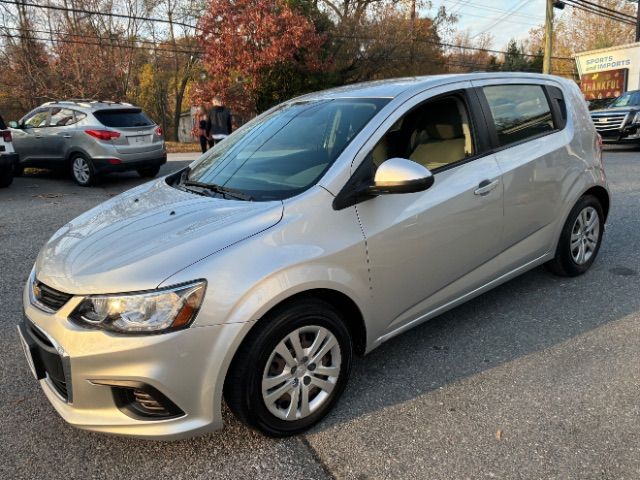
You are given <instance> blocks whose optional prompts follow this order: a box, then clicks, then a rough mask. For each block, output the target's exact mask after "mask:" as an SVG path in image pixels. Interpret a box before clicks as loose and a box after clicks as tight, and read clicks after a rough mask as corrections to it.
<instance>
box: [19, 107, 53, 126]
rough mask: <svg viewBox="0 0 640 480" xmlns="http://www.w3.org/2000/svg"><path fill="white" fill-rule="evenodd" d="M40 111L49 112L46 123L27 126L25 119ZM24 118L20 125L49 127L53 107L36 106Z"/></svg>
mask: <svg viewBox="0 0 640 480" xmlns="http://www.w3.org/2000/svg"><path fill="white" fill-rule="evenodd" d="M40 112H47V121H46V122H45V124H44V125H40V126H38V127H32V126H29V127H26V126H25V123H24V122H25V119H29V118H31V117H33V116H34V115H35V114H36V113H40ZM22 118H23V119H22V120H20V126H21V127H24V128H47V127H48V126H49V122H50V121H51V108H50V107H38V108H35V109H33V110H31V111H30V112H29V113H27V114H26V115H25V116H24V117H22Z"/></svg>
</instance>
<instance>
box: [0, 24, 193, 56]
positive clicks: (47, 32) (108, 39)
mask: <svg viewBox="0 0 640 480" xmlns="http://www.w3.org/2000/svg"><path fill="white" fill-rule="evenodd" d="M3 28H4V29H5V30H13V31H17V32H27V33H38V34H44V35H49V38H48V39H37V40H39V41H50V42H63V40H64V39H61V38H60V37H61V36H69V37H79V38H90V39H93V40H97V41H105V42H107V44H106V45H105V44H103V43H101V44H100V45H101V46H105V47H106V46H108V47H114V48H119V47H121V46H123V45H122V42H126V41H127V40H124V39H120V38H117V37H101V36H99V35H88V34H80V33H71V32H63V31H60V30H38V29H34V28H19V27H0V30H1V29H3ZM54 35H55V36H57V37H58V38H55V39H54V38H53V36H54ZM29 38H32V37H29ZM34 40H35V39H34ZM114 40H115V44H114ZM131 43H143V44H148V45H152V46H153V47H158V46H160V47H162V48H166V47H167V46H166V45H165V46H162V44H158V42H155V41H153V40H144V39H141V38H133V39H131ZM168 47H169V48H172V51H173V52H175V53H192V54H193V53H195V52H192V51H190V50H183V49H180V50H178V49H176V48H175V47H171V46H168ZM137 48H141V49H144V47H137Z"/></svg>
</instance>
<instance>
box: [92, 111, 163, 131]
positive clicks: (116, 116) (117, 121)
mask: <svg viewBox="0 0 640 480" xmlns="http://www.w3.org/2000/svg"><path fill="white" fill-rule="evenodd" d="M93 115H94V116H95V117H96V118H97V119H98V121H99V122H100V123H102V124H103V125H104V126H105V127H113V128H128V127H151V126H153V125H155V123H153V121H152V120H151V119H150V118H149V117H147V116H146V115H145V114H144V112H143V111H142V110H140V109H139V108H127V109H109V110H98V111H97V112H94V113H93Z"/></svg>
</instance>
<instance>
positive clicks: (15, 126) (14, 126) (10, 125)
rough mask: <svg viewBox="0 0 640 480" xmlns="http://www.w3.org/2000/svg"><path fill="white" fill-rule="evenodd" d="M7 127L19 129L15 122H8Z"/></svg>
mask: <svg viewBox="0 0 640 480" xmlns="http://www.w3.org/2000/svg"><path fill="white" fill-rule="evenodd" d="M9 127H11V128H20V125H18V122H16V121H15V120H11V121H10V122H9Z"/></svg>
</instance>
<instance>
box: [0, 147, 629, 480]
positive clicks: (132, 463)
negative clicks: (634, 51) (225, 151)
mask: <svg viewBox="0 0 640 480" xmlns="http://www.w3.org/2000/svg"><path fill="white" fill-rule="evenodd" d="M187 160H188V156H184V155H183V156H180V157H176V158H174V159H173V161H170V162H169V163H168V164H167V165H166V166H165V167H164V168H163V172H164V173H167V172H170V171H172V170H175V169H177V168H179V167H181V166H183V165H185V164H186V163H187ZM605 162H606V164H607V171H608V174H609V181H610V185H611V189H612V193H613V199H612V208H611V213H610V217H609V221H608V225H607V232H606V234H605V239H604V244H603V247H602V250H601V251H600V256H599V258H598V260H597V262H596V263H595V265H594V266H593V268H592V269H591V270H590V271H589V272H588V273H587V274H586V275H584V276H582V277H580V278H575V279H564V278H556V277H553V276H551V275H549V274H547V273H545V271H544V270H543V269H541V268H539V269H536V270H533V271H531V272H529V273H527V274H525V275H524V276H522V277H520V278H518V279H515V280H513V281H511V282H509V283H507V284H505V285H503V286H501V287H498V288H497V289H495V290H493V291H492V292H489V293H487V294H485V295H483V296H481V297H479V298H477V299H475V300H473V301H471V302H470V303H467V304H466V305H464V306H462V307H459V308H457V309H455V310H453V311H451V312H449V313H447V314H445V315H443V316H441V317H439V318H437V319H435V320H433V321H431V322H429V323H427V324H424V325H422V326H420V327H417V328H416V329H414V330H412V331H411V333H408V334H405V335H402V336H400V337H397V338H395V339H393V340H391V341H389V342H388V343H387V344H385V345H383V346H382V347H380V348H379V349H377V350H375V351H374V352H373V353H372V354H371V355H369V356H367V357H365V358H363V359H358V360H357V361H356V363H355V365H354V371H353V375H352V378H351V381H350V384H349V386H348V387H347V391H346V392H345V395H344V397H343V398H342V400H341V401H340V403H339V404H338V406H337V408H336V409H335V410H334V412H333V413H332V414H330V416H329V417H328V418H327V419H326V420H325V421H323V422H322V423H321V424H320V425H319V426H318V427H316V428H315V429H314V430H313V431H311V432H310V433H308V434H307V435H304V436H300V437H296V438H290V439H281V440H273V439H268V438H265V437H263V436H261V435H259V434H256V433H254V432H252V431H250V430H248V429H246V428H245V427H243V426H242V425H241V424H240V423H239V422H238V421H236V420H235V419H234V418H233V417H232V416H231V415H230V414H229V413H226V414H225V416H226V427H225V429H224V430H222V431H220V432H217V433H214V434H211V435H207V436H204V437H200V438H196V439H191V440H184V441H180V442H173V443H160V442H151V441H138V440H132V439H123V438H119V437H109V436H104V435H99V434H93V433H88V432H83V431H80V430H76V429H74V428H72V427H70V426H68V425H67V424H66V423H65V422H64V421H63V420H61V419H60V418H59V417H58V416H57V414H56V413H55V411H54V410H53V408H52V407H51V406H50V405H49V403H48V401H47V400H46V398H45V396H44V394H43V393H42V392H41V391H40V389H39V387H38V385H37V384H36V382H35V381H34V380H33V378H32V377H31V375H30V373H29V372H28V367H27V363H26V361H25V359H24V355H23V353H22V350H21V348H20V345H19V343H18V338H17V332H16V329H15V325H16V324H17V323H19V322H20V320H21V315H22V306H21V292H22V288H23V285H24V283H25V281H26V278H27V276H28V274H29V271H30V269H31V266H32V264H33V262H34V260H35V257H36V254H37V252H38V250H39V249H40V247H41V246H42V244H43V243H44V242H45V241H46V240H47V238H48V237H49V236H50V235H51V234H53V232H54V231H55V230H56V229H57V228H59V227H60V226H62V225H63V224H65V223H66V222H68V221H69V220H71V219H72V218H74V217H75V216H77V215H78V214H80V213H81V212H83V211H84V210H87V209H88V208H90V207H92V206H94V205H96V204H97V203H99V202H102V201H104V200H106V199H107V198H108V197H109V196H112V195H115V194H117V193H119V192H121V191H124V190H126V189H128V188H131V187H133V186H134V185H137V184H139V183H140V182H141V179H139V178H138V177H137V175H136V174H134V173H131V174H120V175H113V176H110V177H108V178H107V179H106V180H105V181H104V182H102V183H101V184H100V185H99V186H98V187H96V188H91V189H86V188H81V187H76V186H75V185H74V184H73V183H72V182H71V180H69V179H67V178H64V177H61V176H56V175H53V174H50V173H38V174H34V175H28V176H26V177H22V178H17V179H16V180H15V181H14V184H13V185H12V186H11V187H10V188H8V189H2V190H0V258H1V259H2V261H1V264H0V271H1V272H2V273H1V275H0V304H1V305H2V307H3V309H2V310H3V311H2V316H1V317H0V322H1V325H2V327H3V328H1V329H0V385H1V388H0V458H1V460H0V478H2V479H5V478H6V479H18V478H24V479H35V478H45V477H47V478H64V479H87V478H114V479H116V478H117V479H120V478H127V479H137V478H154V479H160V478H171V479H180V478H185V479H200V478H203V479H204V478H259V479H263V478H289V479H299V478H314V479H315V478H355V479H373V478H403V479H405V478H431V479H440V478H441V479H448V478H456V479H462V478H473V479H475V478H530V479H540V478H559V479H560V478H561V479H569V478H576V479H578V478H579V479H636V478H640V402H639V401H638V398H640V387H639V384H640V383H639V380H640V368H639V367H640V277H639V276H638V272H640V152H639V151H634V150H629V149H615V150H609V151H607V153H606V155H605Z"/></svg>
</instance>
